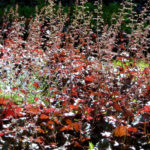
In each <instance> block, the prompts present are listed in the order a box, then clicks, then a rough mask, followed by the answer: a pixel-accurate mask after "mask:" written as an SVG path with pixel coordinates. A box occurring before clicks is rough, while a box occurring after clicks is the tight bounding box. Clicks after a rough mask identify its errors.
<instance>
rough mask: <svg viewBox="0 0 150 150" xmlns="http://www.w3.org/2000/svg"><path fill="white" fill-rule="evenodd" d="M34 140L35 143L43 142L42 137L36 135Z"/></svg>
mask: <svg viewBox="0 0 150 150" xmlns="http://www.w3.org/2000/svg"><path fill="white" fill-rule="evenodd" d="M34 141H35V142H37V143H43V139H42V137H37V138H36V139H35V140H34Z"/></svg>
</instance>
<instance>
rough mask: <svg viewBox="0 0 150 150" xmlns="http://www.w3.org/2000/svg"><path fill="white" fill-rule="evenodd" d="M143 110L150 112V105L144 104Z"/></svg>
mask: <svg viewBox="0 0 150 150" xmlns="http://www.w3.org/2000/svg"><path fill="white" fill-rule="evenodd" d="M143 112H147V113H150V105H146V106H144V108H143Z"/></svg>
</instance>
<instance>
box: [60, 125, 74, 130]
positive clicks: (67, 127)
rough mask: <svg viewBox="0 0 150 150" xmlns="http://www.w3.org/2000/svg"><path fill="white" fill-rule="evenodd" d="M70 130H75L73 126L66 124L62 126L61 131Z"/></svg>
mask: <svg viewBox="0 0 150 150" xmlns="http://www.w3.org/2000/svg"><path fill="white" fill-rule="evenodd" d="M66 130H67V131H68V130H73V128H72V127H71V126H69V125H68V126H64V127H62V128H61V129H60V131H66Z"/></svg>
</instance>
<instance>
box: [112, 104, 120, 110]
mask: <svg viewBox="0 0 150 150" xmlns="http://www.w3.org/2000/svg"><path fill="white" fill-rule="evenodd" d="M113 107H114V109H116V110H117V111H122V108H121V107H120V106H119V105H118V104H117V103H114V104H113Z"/></svg>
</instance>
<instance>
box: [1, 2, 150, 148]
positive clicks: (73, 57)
mask: <svg viewBox="0 0 150 150" xmlns="http://www.w3.org/2000/svg"><path fill="white" fill-rule="evenodd" d="M133 4H134V3H132V2H129V1H125V2H123V3H122V9H120V12H119V13H118V14H116V15H115V16H113V18H112V19H113V20H112V22H113V21H114V20H116V22H114V23H113V24H112V25H111V26H108V25H105V24H104V20H103V19H102V17H101V16H102V15H103V14H102V3H99V2H98V1H97V2H96V3H95V5H97V6H98V9H96V10H94V13H95V15H94V16H92V14H91V12H90V11H89V10H88V8H87V7H86V5H85V2H84V1H81V4H80V5H76V6H75V9H74V11H75V15H74V16H73V17H74V19H71V18H70V16H69V15H68V14H66V13H64V12H63V11H62V7H61V4H60V5H59V8H58V10H57V11H56V10H54V2H53V1H50V2H49V5H48V6H47V7H44V8H43V9H42V10H41V11H40V12H39V11H38V9H36V12H37V13H36V17H35V18H30V19H28V20H26V19H24V18H22V17H21V18H20V17H19V15H18V14H17V11H16V12H13V10H12V13H11V15H12V23H11V24H10V23H9V22H8V21H7V18H6V21H5V22H4V24H3V27H2V29H1V31H0V36H1V44H2V45H1V48H0V51H1V54H0V61H1V64H2V66H0V67H1V84H0V88H1V91H0V92H1V95H2V96H1V97H0V112H1V113H0V148H2V149H31V150H32V149H46V150H48V149H66V150H70V149H71V150H73V149H75V150H76V149H81V150H83V149H96V148H97V149H107V148H110V149H127V150H128V149H148V148H149V145H150V141H149V138H150V137H149V136H150V122H149V120H150V103H149V97H150V67H149V55H148V54H149V53H148V54H147V57H145V55H144V54H143V51H148V48H149V47H148V46H149V45H148V44H149V43H148V34H149V33H148V32H149V30H148V27H149V26H146V27H145V25H144V24H145V22H147V18H148V17H149V16H147V17H146V16H144V15H145V13H146V12H148V9H149V3H147V5H146V6H145V9H144V10H143V11H142V12H141V14H140V15H139V16H138V17H139V19H143V22H140V23H139V22H138V20H137V19H136V18H134V13H135V12H134V9H133V8H134V5H133ZM129 6H131V7H129ZM126 9H131V12H130V13H129V14H131V16H130V19H131V22H129V24H128V26H129V27H130V28H131V34H129V33H127V32H123V31H122V30H121V29H122V25H123V21H124V19H125V17H124V16H125V15H127V14H126ZM54 11H56V14H55V13H54ZM85 11H86V12H87V13H83V12H85ZM92 19H94V20H95V21H96V29H93V27H92V22H91V20H92ZM133 22H134V23H133ZM26 25H28V29H26ZM66 27H67V28H66ZM64 31H65V32H64ZM114 59H115V60H116V61H117V63H116V64H114V63H113V61H114ZM139 60H142V64H146V65H145V66H143V65H142V66H143V67H142V69H141V67H140V65H137V63H138V62H139ZM118 62H119V63H118ZM5 95H9V97H6V96H5ZM14 95H16V96H14ZM16 97H19V99H18V100H16Z"/></svg>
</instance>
